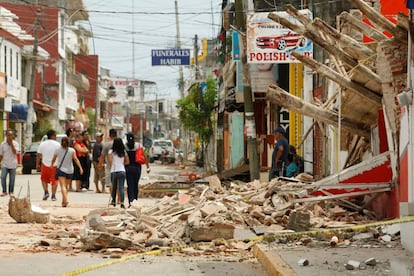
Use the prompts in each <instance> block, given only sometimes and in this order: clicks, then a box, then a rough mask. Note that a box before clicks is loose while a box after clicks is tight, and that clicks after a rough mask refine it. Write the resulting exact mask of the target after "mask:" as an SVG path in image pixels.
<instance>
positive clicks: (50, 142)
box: [36, 129, 60, 201]
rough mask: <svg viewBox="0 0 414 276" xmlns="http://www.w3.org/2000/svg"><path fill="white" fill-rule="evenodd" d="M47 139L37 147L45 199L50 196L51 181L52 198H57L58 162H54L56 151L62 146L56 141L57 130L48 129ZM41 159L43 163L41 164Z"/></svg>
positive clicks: (37, 161)
mask: <svg viewBox="0 0 414 276" xmlns="http://www.w3.org/2000/svg"><path fill="white" fill-rule="evenodd" d="M46 135H47V140H45V141H43V142H42V143H40V145H39V148H38V149H37V156H36V169H37V170H40V180H41V181H42V186H43V190H44V195H43V200H47V199H48V198H49V189H48V185H49V183H50V184H51V185H52V200H53V201H55V200H56V190H57V184H58V182H57V180H56V179H55V174H56V164H52V159H53V155H54V154H55V151H56V150H57V149H59V148H60V144H59V143H58V142H57V141H56V131H54V130H53V129H51V130H48V132H47V133H46ZM40 159H42V164H41V165H40Z"/></svg>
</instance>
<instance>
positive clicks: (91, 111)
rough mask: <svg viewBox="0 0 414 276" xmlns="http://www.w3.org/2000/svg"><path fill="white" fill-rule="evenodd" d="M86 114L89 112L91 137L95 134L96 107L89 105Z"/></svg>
mask: <svg viewBox="0 0 414 276" xmlns="http://www.w3.org/2000/svg"><path fill="white" fill-rule="evenodd" d="M86 114H88V118H89V127H88V131H89V135H90V137H93V136H92V135H94V134H95V131H96V129H95V109H93V108H91V107H87V108H86Z"/></svg>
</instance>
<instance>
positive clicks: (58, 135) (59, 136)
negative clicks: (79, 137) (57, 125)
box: [40, 134, 67, 144]
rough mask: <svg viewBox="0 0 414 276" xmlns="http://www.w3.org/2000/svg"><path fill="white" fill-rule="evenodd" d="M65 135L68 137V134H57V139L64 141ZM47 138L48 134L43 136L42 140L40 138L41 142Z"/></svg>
mask: <svg viewBox="0 0 414 276" xmlns="http://www.w3.org/2000/svg"><path fill="white" fill-rule="evenodd" d="M63 137H67V136H66V134H56V141H57V142H58V143H59V144H60V143H61V142H62V138H63ZM45 140H47V135H44V136H43V137H42V140H40V142H43V141H45Z"/></svg>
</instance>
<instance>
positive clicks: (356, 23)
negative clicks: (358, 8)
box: [339, 12, 389, 41]
mask: <svg viewBox="0 0 414 276" xmlns="http://www.w3.org/2000/svg"><path fill="white" fill-rule="evenodd" d="M339 18H340V20H341V21H342V20H343V21H345V22H347V23H349V24H351V25H352V26H353V27H355V28H356V29H358V30H359V31H361V32H362V33H363V34H364V35H366V36H368V37H370V38H372V39H374V40H376V41H382V40H385V39H389V38H388V37H387V36H386V35H385V34H383V33H381V32H379V31H377V30H376V29H374V28H372V27H371V26H369V25H368V24H365V23H364V22H362V21H361V20H359V19H358V18H356V17H355V16H353V15H352V14H350V13H348V12H342V13H341V14H340V15H339Z"/></svg>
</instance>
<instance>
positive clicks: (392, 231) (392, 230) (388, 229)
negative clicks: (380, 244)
mask: <svg viewBox="0 0 414 276" xmlns="http://www.w3.org/2000/svg"><path fill="white" fill-rule="evenodd" d="M400 230H401V225H400V224H392V225H387V226H385V227H384V229H383V233H384V234H388V235H391V236H394V235H396V234H398V233H399V232H400Z"/></svg>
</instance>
